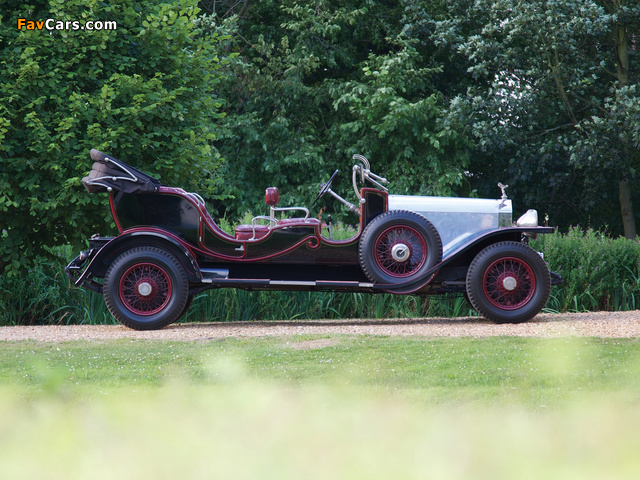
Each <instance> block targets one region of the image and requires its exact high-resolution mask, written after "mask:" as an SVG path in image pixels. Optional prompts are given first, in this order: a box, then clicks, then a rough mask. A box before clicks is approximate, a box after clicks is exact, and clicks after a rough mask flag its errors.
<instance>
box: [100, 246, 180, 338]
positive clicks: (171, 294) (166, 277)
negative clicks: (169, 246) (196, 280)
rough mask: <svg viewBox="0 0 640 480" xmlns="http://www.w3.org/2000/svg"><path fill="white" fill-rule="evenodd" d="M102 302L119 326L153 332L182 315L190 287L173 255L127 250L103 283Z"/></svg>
mask: <svg viewBox="0 0 640 480" xmlns="http://www.w3.org/2000/svg"><path fill="white" fill-rule="evenodd" d="M103 292H104V293H103V294H104V301H105V303H106V305H107V308H108V309H109V311H110V312H111V314H112V315H113V316H114V318H115V319H116V320H118V321H119V322H120V323H121V324H123V325H125V326H127V327H130V328H133V329H134V330H156V329H160V328H163V327H166V326H167V325H169V324H171V323H173V322H175V321H176V320H177V319H178V318H179V317H180V315H181V314H182V313H183V312H184V311H185V306H186V305H187V301H188V297H189V284H188V281H187V276H186V273H185V272H184V269H183V268H182V266H181V265H180V263H179V262H178V260H176V259H175V257H174V256H173V255H171V254H170V253H168V252H167V251H165V250H163V249H160V248H156V247H138V248H132V249H131V250H127V251H126V252H124V253H123V254H122V255H120V256H119V257H118V258H116V259H115V260H114V262H113V263H112V264H111V266H110V267H109V269H108V270H107V273H106V275H105V279H104V286H103Z"/></svg>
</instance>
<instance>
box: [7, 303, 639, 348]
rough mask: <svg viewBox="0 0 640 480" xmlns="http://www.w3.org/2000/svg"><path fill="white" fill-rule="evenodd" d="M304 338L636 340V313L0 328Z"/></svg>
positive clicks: (69, 336)
mask: <svg viewBox="0 0 640 480" xmlns="http://www.w3.org/2000/svg"><path fill="white" fill-rule="evenodd" d="M303 334H304V335H309V334H318V335H322V334H352V335H411V336H423V337H462V336H465V337H490V336H500V335H508V336H520V337H567V336H576V337H640V310H635V311H631V312H596V313H566V314H541V315H538V316H537V317H535V318H534V319H533V320H532V321H531V322H528V323H522V324H518V325H495V324H493V323H491V322H488V321H487V320H484V319H482V318H474V317H465V318H455V319H444V318H418V319H385V320H360V319H348V320H307V321H278V322H275V321H270V322H234V323H197V324H195V323H194V324H178V325H170V326H169V327H166V328H164V329H162V330H155V331H149V332H137V331H135V330H131V329H129V328H126V327H123V326H119V325H69V326H49V325H45V326H20V327H0V341H18V340H34V341H43V342H65V341H70V340H111V339H121V338H130V339H140V340H148V339H156V340H167V341H176V340H177V341H193V340H215V339H221V338H227V337H268V336H278V337H284V336H287V335H303Z"/></svg>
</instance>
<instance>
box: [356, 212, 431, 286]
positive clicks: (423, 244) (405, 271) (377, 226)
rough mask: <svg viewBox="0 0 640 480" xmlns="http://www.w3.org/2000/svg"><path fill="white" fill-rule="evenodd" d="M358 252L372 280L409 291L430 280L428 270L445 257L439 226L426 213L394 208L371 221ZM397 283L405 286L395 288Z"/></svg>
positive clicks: (361, 263) (365, 230)
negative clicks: (424, 215)
mask: <svg viewBox="0 0 640 480" xmlns="http://www.w3.org/2000/svg"><path fill="white" fill-rule="evenodd" d="M358 253H359V259H360V266H361V267H362V270H363V271H364V273H365V275H366V276H367V278H368V279H369V280H371V281H372V282H374V283H377V284H389V286H390V290H391V291H394V292H396V293H405V292H408V291H411V290H412V289H415V288H417V287H416V285H417V284H418V283H420V282H421V281H422V282H423V283H427V281H428V280H429V279H425V278H424V274H425V273H426V272H427V271H428V270H429V269H430V268H431V267H433V266H434V265H436V264H438V263H439V262H440V260H442V241H441V240H440V235H439V234H438V230H437V229H436V228H435V227H434V226H433V224H432V223H431V222H429V220H427V219H426V218H424V217H423V216H422V215H420V214H418V213H416V212H410V211H406V210H394V211H391V212H385V213H382V214H380V215H378V216H377V217H376V218H374V219H373V220H372V221H371V223H370V224H369V225H367V227H366V228H365V229H364V232H362V236H361V237H360V244H359V247H358ZM396 284H403V286H402V287H398V288H393V285H396ZM418 286H421V285H418Z"/></svg>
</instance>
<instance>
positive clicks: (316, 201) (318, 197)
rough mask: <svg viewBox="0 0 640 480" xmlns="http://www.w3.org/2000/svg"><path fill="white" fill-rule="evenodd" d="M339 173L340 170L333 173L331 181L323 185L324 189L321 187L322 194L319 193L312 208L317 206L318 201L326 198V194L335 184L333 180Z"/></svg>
mask: <svg viewBox="0 0 640 480" xmlns="http://www.w3.org/2000/svg"><path fill="white" fill-rule="evenodd" d="M338 172H339V170H336V171H335V172H333V175H331V178H330V179H329V181H328V182H327V183H323V184H322V187H320V192H319V193H318V196H317V197H316V199H315V200H314V201H313V203H312V204H311V206H312V207H313V206H315V204H316V203H318V200H320V199H321V198H322V197H323V196H324V194H325V193H327V192H328V191H329V189H330V188H331V182H333V179H334V178H335V177H336V175H337V174H338Z"/></svg>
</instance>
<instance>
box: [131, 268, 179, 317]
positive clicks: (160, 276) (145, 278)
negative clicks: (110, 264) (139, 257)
mask: <svg viewBox="0 0 640 480" xmlns="http://www.w3.org/2000/svg"><path fill="white" fill-rule="evenodd" d="M171 291H172V284H171V278H170V277H169V275H168V274H167V272H166V271H164V269H162V268H161V267H159V266H158V265H154V264H152V263H140V264H136V265H133V266H132V267H130V268H129V269H128V270H127V271H126V272H125V273H124V275H123V276H122V278H121V279H120V285H119V293H120V299H121V300H122V303H123V304H124V306H125V307H126V308H127V309H128V310H129V311H131V312H132V313H135V314H136V315H143V316H145V315H154V314H156V313H158V312H160V311H161V310H162V309H163V308H164V307H165V306H166V305H167V303H169V299H170V298H171Z"/></svg>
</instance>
